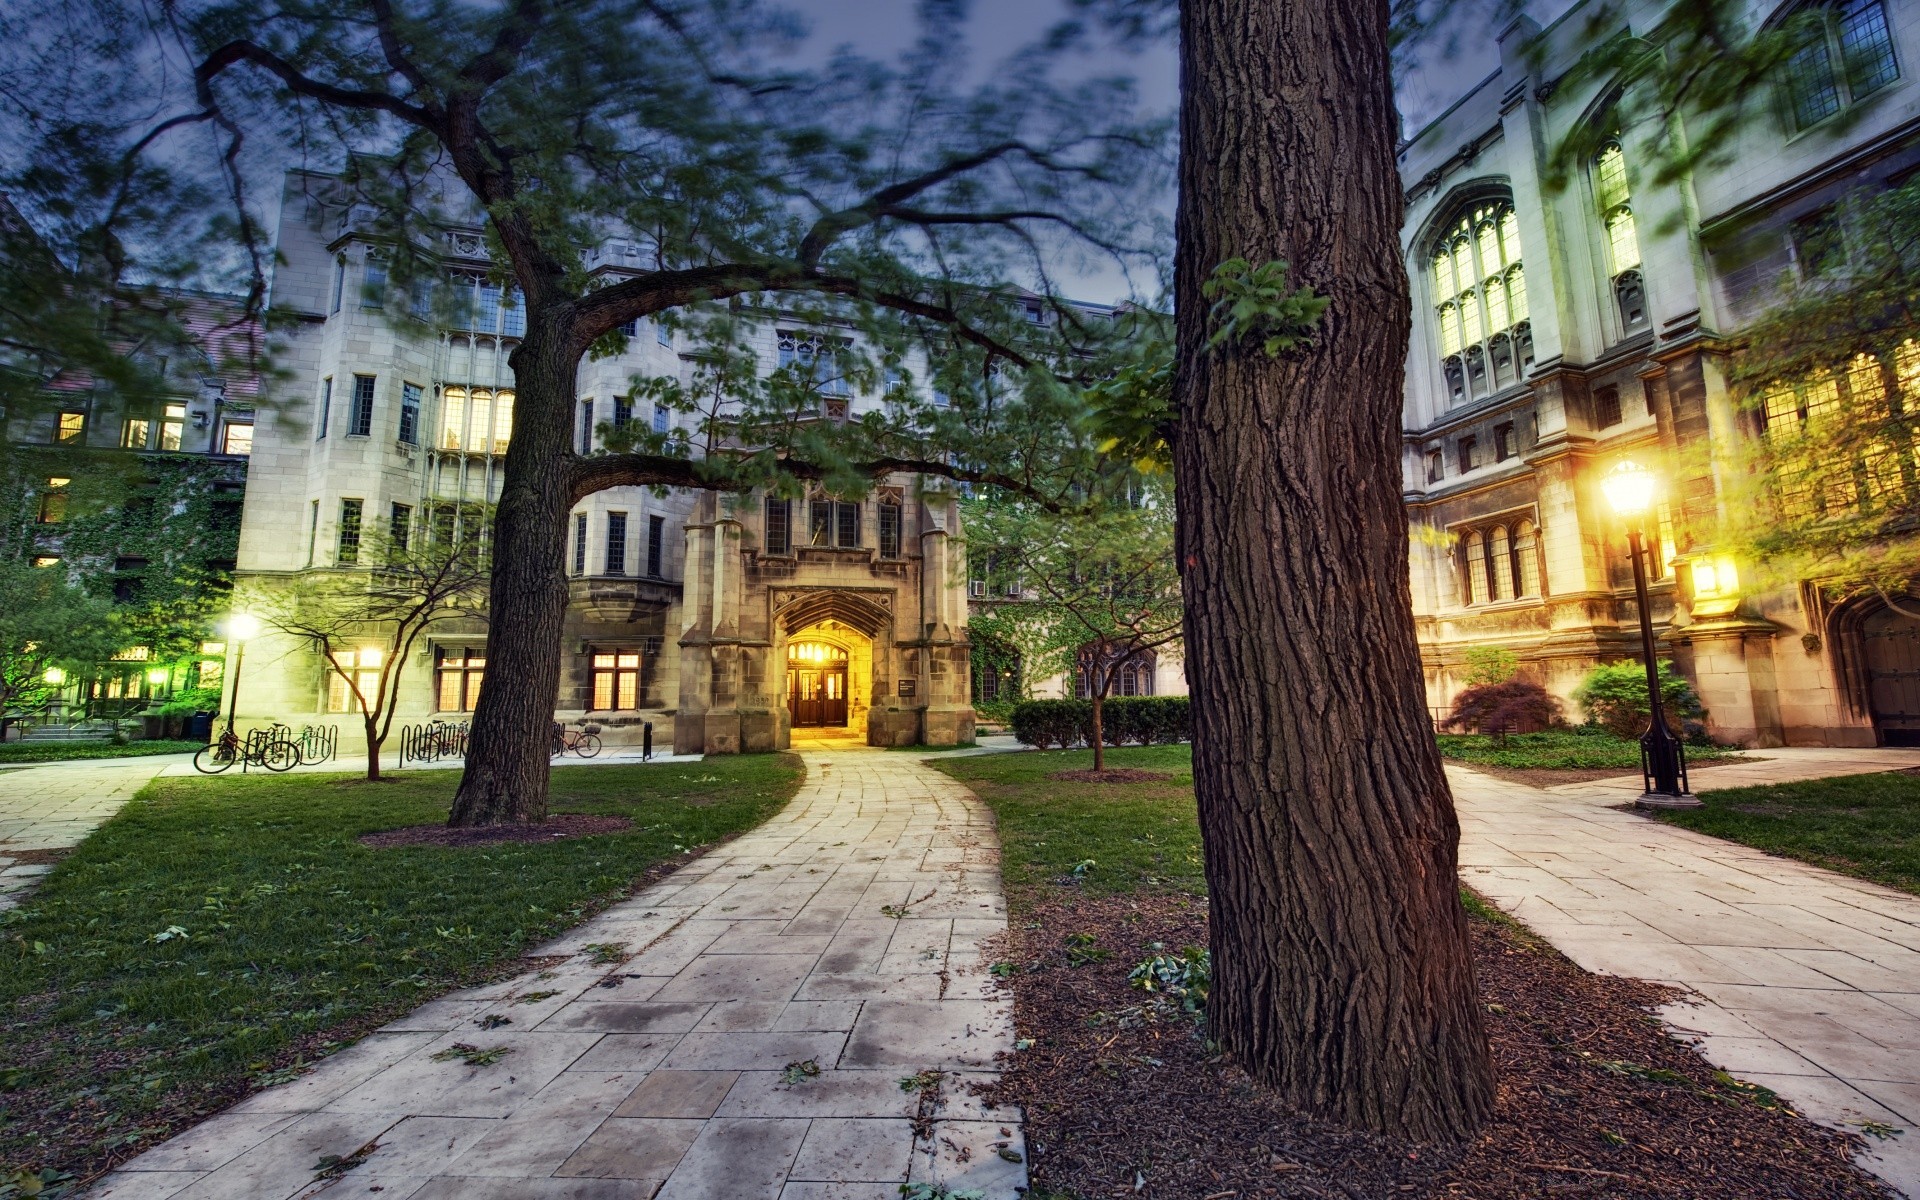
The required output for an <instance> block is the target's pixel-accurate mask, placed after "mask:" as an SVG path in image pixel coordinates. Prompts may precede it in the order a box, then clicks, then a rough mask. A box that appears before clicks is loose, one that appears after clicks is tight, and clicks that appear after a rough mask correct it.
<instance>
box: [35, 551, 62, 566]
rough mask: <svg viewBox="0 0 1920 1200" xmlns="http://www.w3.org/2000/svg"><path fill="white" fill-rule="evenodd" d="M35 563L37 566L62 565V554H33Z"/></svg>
mask: <svg viewBox="0 0 1920 1200" xmlns="http://www.w3.org/2000/svg"><path fill="white" fill-rule="evenodd" d="M33 565H34V566H36V567H57V566H59V565H60V556H59V555H58V554H36V555H34V556H33Z"/></svg>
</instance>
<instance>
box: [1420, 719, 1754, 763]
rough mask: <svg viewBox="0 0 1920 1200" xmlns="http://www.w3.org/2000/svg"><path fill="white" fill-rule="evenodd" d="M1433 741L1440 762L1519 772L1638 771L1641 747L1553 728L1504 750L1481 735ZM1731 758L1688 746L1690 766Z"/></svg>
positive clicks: (1512, 740)
mask: <svg viewBox="0 0 1920 1200" xmlns="http://www.w3.org/2000/svg"><path fill="white" fill-rule="evenodd" d="M1435 740H1436V741H1438V742H1439V743H1440V756H1441V757H1442V758H1445V759H1447V760H1448V761H1450V762H1457V763H1466V764H1468V765H1474V766H1487V767H1506V768H1509V769H1511V770H1517V771H1592V770H1607V769H1611V768H1618V769H1619V770H1621V771H1622V772H1625V771H1638V770H1639V769H1640V743H1639V742H1637V741H1630V740H1628V739H1626V738H1617V737H1614V736H1613V735H1611V734H1594V733H1575V732H1574V731H1573V730H1571V729H1549V730H1545V731H1543V732H1541V733H1515V734H1509V735H1508V736H1507V738H1506V739H1505V744H1504V745H1502V744H1501V743H1500V742H1499V741H1497V740H1496V739H1494V738H1492V737H1490V736H1487V735H1485V734H1478V733H1447V734H1441V735H1440V736H1439V737H1438V738H1436V739H1435ZM1730 754H1731V751H1728V750H1725V749H1722V748H1721V747H1719V746H1688V747H1687V762H1689V763H1703V762H1713V761H1716V760H1718V759H1722V758H1727V757H1729V755H1730Z"/></svg>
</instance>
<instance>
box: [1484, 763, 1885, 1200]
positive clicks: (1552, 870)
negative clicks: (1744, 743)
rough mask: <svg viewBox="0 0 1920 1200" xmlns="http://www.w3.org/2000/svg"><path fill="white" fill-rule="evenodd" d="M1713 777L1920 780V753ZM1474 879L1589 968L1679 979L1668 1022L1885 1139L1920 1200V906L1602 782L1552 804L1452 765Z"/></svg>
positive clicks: (1762, 1080) (1739, 768)
mask: <svg viewBox="0 0 1920 1200" xmlns="http://www.w3.org/2000/svg"><path fill="white" fill-rule="evenodd" d="M1759 753H1760V754H1761V755H1762V756H1764V757H1765V758H1766V759H1767V761H1765V762H1748V763H1741V764H1738V765H1728V766H1721V767H1713V768H1710V769H1705V770H1702V771H1700V772H1699V773H1698V774H1697V775H1696V776H1695V778H1694V780H1693V784H1694V787H1695V788H1696V789H1697V790H1698V789H1708V788H1716V787H1733V786H1742V785H1745V784H1752V783H1767V782H1784V781H1787V780H1792V779H1806V778H1817V777H1820V776H1825V775H1844V774H1856V773H1862V772H1867V771H1887V770H1896V769H1900V768H1904V767H1914V766H1920V751H1915V750H1799V749H1795V750H1766V751H1761V752H1759ZM1448 776H1449V778H1450V779H1451V781H1452V783H1453V789H1454V798H1455V802H1456V804H1457V805H1458V807H1459V811H1460V822H1461V834H1462V837H1461V853H1460V862H1461V876H1462V878H1463V879H1465V880H1466V882H1467V883H1469V884H1471V885H1472V886H1473V887H1474V888H1476V889H1478V890H1479V891H1480V892H1482V893H1483V894H1485V895H1486V896H1487V897H1488V898H1489V899H1491V900H1493V901H1494V902H1495V903H1497V904H1498V905H1499V906H1500V907H1501V908H1502V909H1504V910H1506V911H1507V912H1509V913H1511V914H1512V915H1513V916H1515V917H1516V918H1518V919H1519V920H1521V921H1523V922H1525V923H1526V924H1527V926H1528V927H1529V928H1531V929H1532V930H1533V931H1534V932H1535V933H1538V934H1539V935H1540V936H1542V937H1544V938H1546V939H1547V940H1548V941H1550V942H1552V943H1553V944H1554V945H1555V946H1556V947H1558V948H1559V949H1560V950H1561V951H1562V952H1563V953H1565V954H1566V955H1567V956H1568V957H1569V958H1571V959H1573V960H1574V961H1575V962H1576V963H1579V964H1580V965H1581V966H1582V967H1585V968H1586V969H1588V970H1590V971H1597V972H1602V973H1607V974H1615V975H1630V976H1636V977H1639V978H1643V979H1653V980H1659V981H1663V982H1669V983H1673V984H1676V985H1678V986H1681V987H1684V988H1687V989H1689V990H1690V991H1691V992H1692V993H1694V997H1695V998H1694V999H1693V1000H1691V1001H1689V1002H1681V1003H1676V1004H1674V1005H1670V1006H1669V1007H1668V1008H1667V1009H1666V1010H1665V1012H1664V1013H1663V1014H1662V1015H1663V1016H1665V1017H1666V1019H1667V1020H1668V1021H1669V1022H1670V1023H1671V1024H1673V1025H1674V1026H1675V1027H1677V1029H1679V1030H1680V1031H1682V1032H1684V1033H1687V1034H1689V1035H1691V1036H1695V1037H1698V1038H1699V1039H1700V1040H1701V1047H1700V1048H1701V1052H1702V1053H1703V1054H1705V1056H1706V1057H1707V1058H1708V1059H1709V1060H1710V1061H1711V1062H1713V1063H1714V1064H1716V1065H1717V1066H1719V1067H1721V1068H1723V1069H1724V1070H1727V1071H1729V1072H1731V1073H1732V1074H1734V1075H1736V1076H1738V1077H1740V1078H1742V1079H1746V1080H1749V1081H1751V1082H1753V1083H1758V1084H1762V1085H1764V1086H1766V1087H1769V1088H1772V1089H1773V1090H1774V1091H1776V1092H1778V1093H1779V1094H1780V1095H1781V1096H1782V1097H1784V1098H1785V1099H1786V1100H1787V1101H1789V1102H1790V1103H1791V1104H1792V1105H1793V1107H1794V1108H1795V1109H1796V1110H1798V1111H1800V1112H1803V1113H1805V1114H1806V1115H1808V1116H1810V1117H1813V1118H1814V1119H1816V1120H1820V1121H1824V1122H1827V1123H1830V1124H1834V1125H1842V1126H1850V1127H1851V1128H1853V1129H1854V1131H1855V1132H1860V1131H1862V1130H1869V1131H1873V1132H1880V1133H1884V1132H1886V1130H1885V1128H1884V1127H1888V1126H1890V1127H1892V1128H1894V1129H1899V1130H1903V1131H1904V1132H1902V1133H1900V1134H1898V1135H1896V1136H1891V1137H1886V1138H1881V1139H1876V1138H1869V1143H1870V1148H1871V1151H1872V1153H1870V1154H1869V1155H1868V1156H1866V1157H1863V1159H1862V1163H1863V1165H1865V1166H1867V1167H1868V1168H1869V1169H1871V1170H1873V1171H1875V1172H1877V1173H1879V1174H1880V1175H1881V1176H1882V1177H1883V1178H1885V1179H1887V1180H1888V1181H1889V1182H1891V1183H1893V1184H1894V1185H1895V1186H1896V1187H1899V1188H1901V1189H1903V1190H1905V1191H1906V1192H1907V1193H1908V1194H1909V1195H1910V1196H1915V1197H1920V897H1916V896H1912V895H1908V894H1906V893H1904V892H1896V891H1893V890H1891V889H1888V888H1882V887H1877V886H1875V885H1873V884H1870V883H1862V882H1860V881H1858V880H1854V879H1848V878H1846V877H1845V876H1841V875H1836V874H1834V873H1832V872H1830V871H1823V870H1820V869H1819V868H1817V867H1811V866H1807V865H1805V864H1802V863H1798V862H1794V861H1792V860H1789V859H1782V858H1775V857H1771V856H1769V855H1766V854H1762V853H1760V852H1759V851H1757V850H1751V849H1748V848H1746V847H1744V846H1738V845H1735V844H1733V843H1731V842H1724V841H1720V840H1718V839H1716V838H1710V837H1706V836H1703V835H1700V834H1696V833H1691V832H1688V831H1686V830H1683V829H1677V828H1674V827H1673V826H1669V825H1663V824H1660V823H1658V822H1655V821H1652V820H1650V819H1648V818H1646V817H1643V816H1640V815H1638V814H1636V813H1633V812H1630V811H1622V810H1621V809H1619V808H1617V807H1614V806H1615V805H1619V804H1622V803H1624V802H1625V801H1627V800H1630V799H1631V797H1632V795H1634V794H1637V793H1638V792H1639V780H1638V777H1637V776H1636V777H1634V778H1633V779H1632V781H1631V782H1622V781H1615V780H1604V781H1600V782H1598V783H1591V784H1569V785H1561V786H1557V787H1554V788H1552V789H1549V790H1547V791H1541V790H1539V789H1536V788H1530V787H1525V786H1522V785H1520V784H1515V783H1507V782H1504V781H1501V780H1497V779H1493V778H1491V777H1489V776H1486V775H1480V774H1477V773H1475V772H1472V771H1466V770H1461V769H1458V768H1448Z"/></svg>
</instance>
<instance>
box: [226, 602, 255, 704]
mask: <svg viewBox="0 0 1920 1200" xmlns="http://www.w3.org/2000/svg"><path fill="white" fill-rule="evenodd" d="M259 632H260V621H259V619H258V618H256V617H255V616H253V614H251V613H243V612H240V613H234V614H233V615H232V616H230V617H228V618H227V636H228V637H230V638H232V639H233V698H232V699H230V700H228V701H227V732H228V733H232V732H233V717H234V714H235V713H236V712H237V711H239V708H240V664H241V663H242V662H243V661H245V659H246V656H247V639H248V638H250V637H252V636H254V635H255V634H257V633H259Z"/></svg>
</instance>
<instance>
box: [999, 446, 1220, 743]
mask: <svg viewBox="0 0 1920 1200" xmlns="http://www.w3.org/2000/svg"><path fill="white" fill-rule="evenodd" d="M968 520H969V525H968V528H969V530H970V532H969V534H968V539H969V543H970V545H972V546H976V547H981V548H986V547H991V548H992V553H993V556H994V560H995V563H996V565H997V568H998V569H999V570H1001V571H1003V572H1006V573H1007V576H1008V578H1010V579H1013V580H1017V581H1018V582H1019V584H1020V585H1021V589H1020V594H1021V596H1022V597H1023V598H1022V600H1021V601H1020V602H1019V603H1018V604H1016V605H1009V606H1008V608H1009V609H1010V610H1012V611H1009V612H1007V613H1005V614H1003V615H1002V616H1000V617H999V618H998V619H999V621H1000V622H1001V623H1002V624H1012V623H1016V622H1017V623H1018V624H1019V625H1021V626H1022V627H1023V632H1024V633H1025V635H1026V636H1024V637H1021V638H1020V639H1019V641H1020V642H1024V643H1025V644H1026V645H1028V646H1031V647H1032V649H1033V652H1034V653H1033V662H1034V664H1035V665H1034V668H1033V671H1032V673H1033V674H1040V673H1042V672H1045V673H1048V674H1051V673H1053V672H1056V671H1057V672H1061V673H1064V674H1065V675H1066V676H1067V678H1068V680H1069V681H1070V682H1069V686H1072V681H1074V680H1077V679H1078V678H1080V677H1081V676H1082V674H1084V676H1085V679H1086V686H1087V693H1088V695H1089V697H1090V698H1091V699H1092V701H1093V738H1092V741H1093V769H1094V770H1095V771H1103V770H1105V769H1106V738H1105V734H1104V727H1103V720H1102V718H1103V709H1104V706H1105V703H1106V698H1107V696H1108V694H1109V693H1110V692H1111V691H1112V690H1113V686H1114V684H1115V683H1116V682H1118V680H1119V678H1120V675H1121V672H1123V671H1124V670H1126V669H1127V668H1128V667H1129V666H1135V665H1137V664H1139V663H1140V662H1141V660H1142V659H1144V658H1145V657H1146V656H1147V655H1148V654H1149V653H1150V652H1151V651H1153V650H1155V649H1157V648H1158V647H1161V646H1164V645H1167V644H1168V643H1170V642H1172V641H1174V640H1176V639H1178V638H1179V636H1180V628H1181V621H1182V618H1183V615H1184V611H1185V610H1184V609H1183V607H1182V605H1181V601H1180V576H1179V572H1178V571H1177V570H1176V569H1175V567H1174V553H1173V505H1172V495H1171V491H1170V489H1167V488H1165V487H1163V486H1158V485H1154V484H1147V485H1142V486H1140V487H1137V488H1135V489H1133V494H1132V495H1131V496H1128V497H1126V498H1124V499H1116V500H1111V501H1104V502H1100V503H1096V504H1095V505H1094V506H1092V507H1090V508H1089V509H1086V510H1082V511H1076V512H1073V513H1067V514H1061V513H1054V512H1050V511H1048V510H1047V509H1045V508H1043V507H1040V506H1038V505H1035V504H1032V503H1030V502H1028V501H1025V500H1012V499H999V500H991V501H980V502H977V503H976V504H975V506H974V508H973V510H972V511H971V512H970V514H969V518H968ZM1009 640H1012V639H1009ZM1016 644H1018V643H1016Z"/></svg>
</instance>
